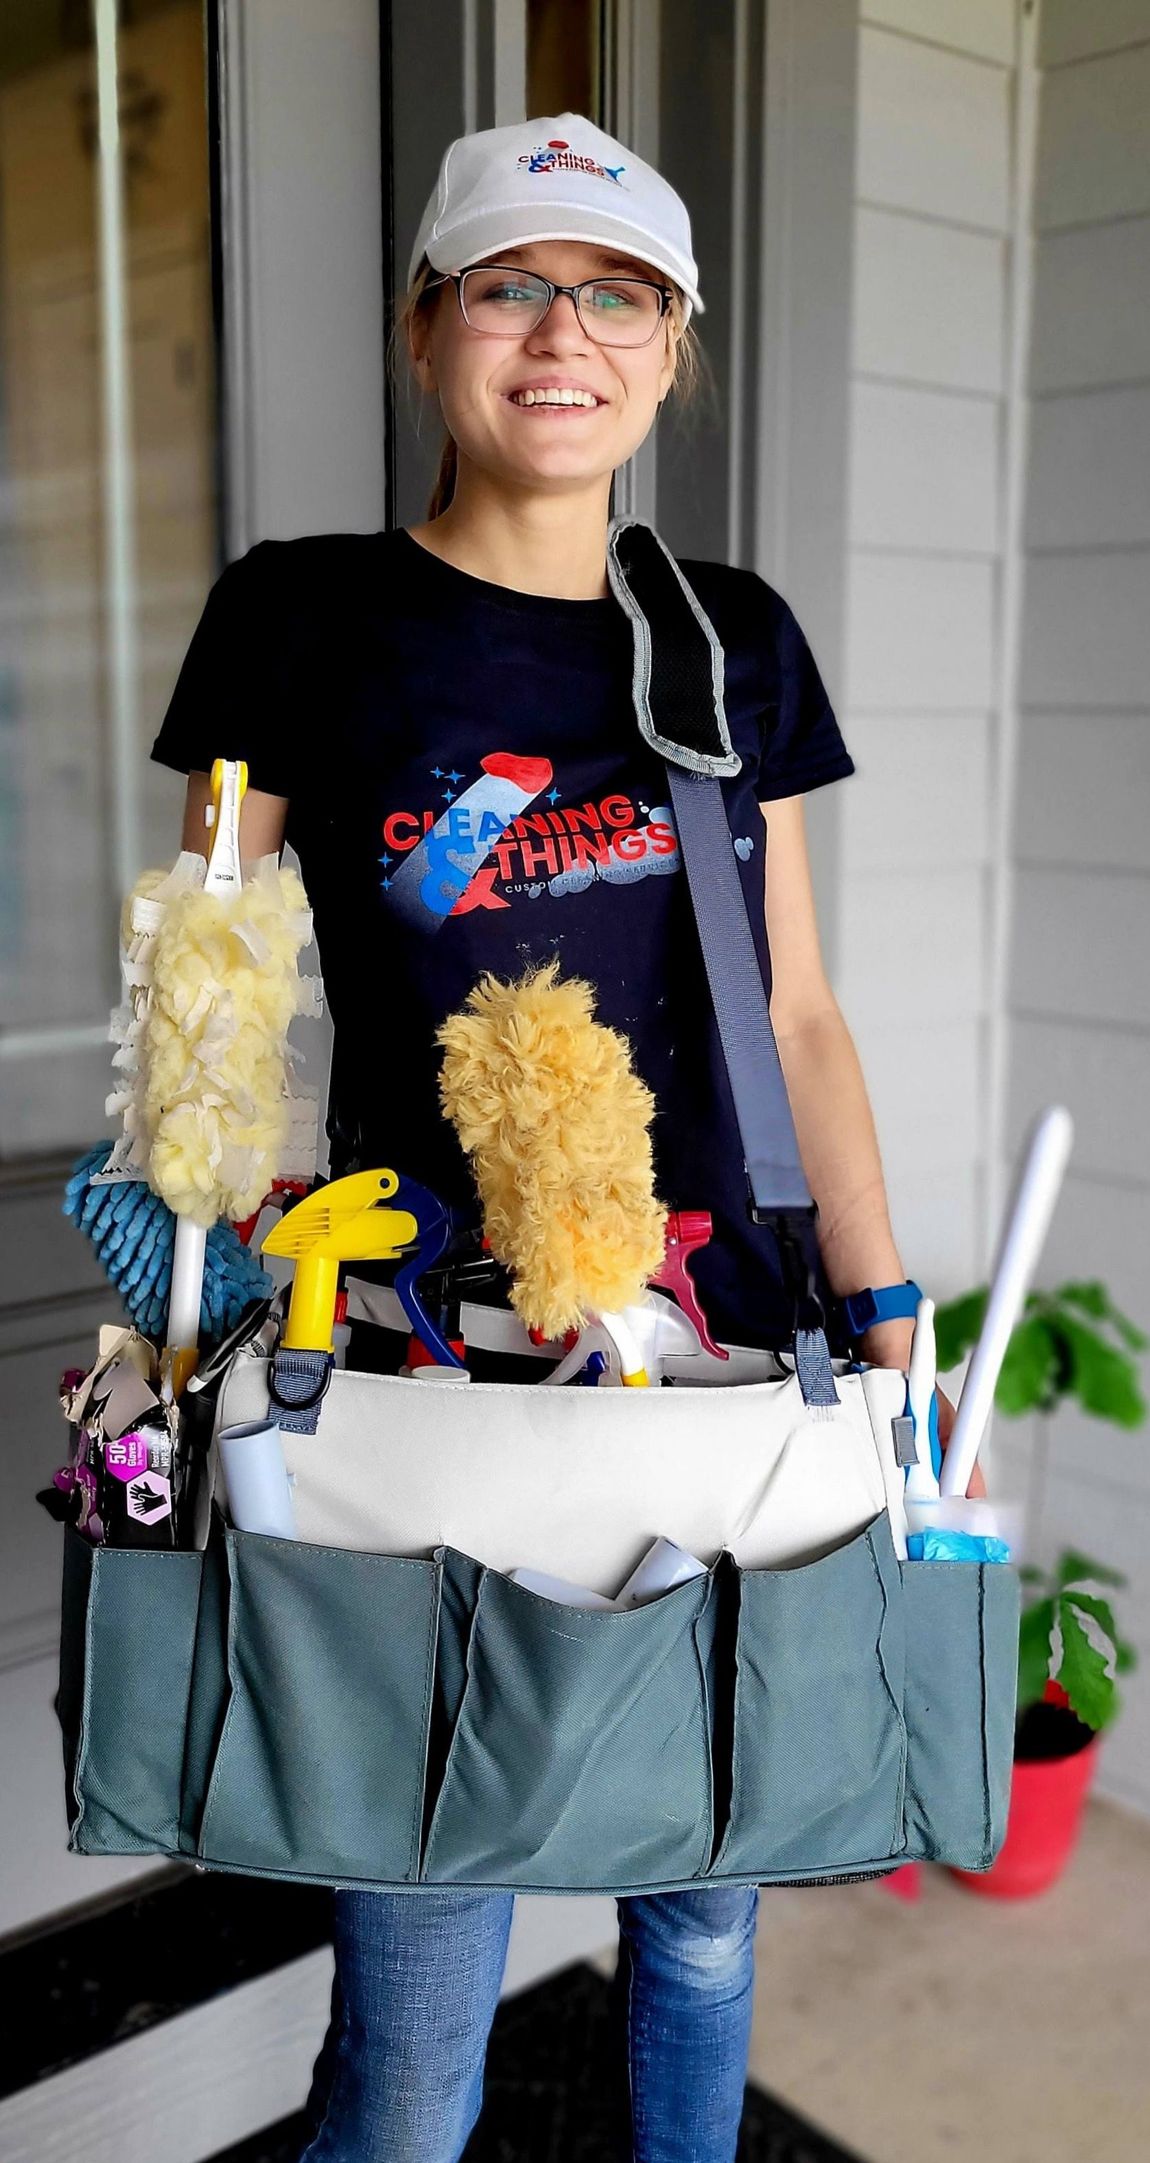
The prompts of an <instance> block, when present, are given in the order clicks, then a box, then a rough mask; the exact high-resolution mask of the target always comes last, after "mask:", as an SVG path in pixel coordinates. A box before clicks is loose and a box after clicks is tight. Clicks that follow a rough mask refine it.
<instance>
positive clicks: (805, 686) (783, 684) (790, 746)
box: [757, 580, 855, 803]
mask: <svg viewBox="0 0 1150 2163" xmlns="http://www.w3.org/2000/svg"><path fill="white" fill-rule="evenodd" d="M759 584H760V586H761V587H762V589H763V592H764V593H765V594H767V595H768V596H769V598H770V602H771V604H772V606H773V610H774V623H773V631H772V637H773V643H774V659H775V664H776V668H777V681H778V704H777V707H775V708H773V709H771V710H768V712H767V713H766V715H765V716H764V734H763V748H762V756H761V759H760V762H759V779H758V788H757V795H758V800H759V802H760V803H770V802H772V801H773V800H774V799H775V798H776V797H780V796H801V795H802V794H804V793H805V791H806V790H808V789H817V788H822V787H823V785H824V783H826V782H828V781H841V780H843V779H845V777H846V775H847V774H853V773H854V771H855V763H854V760H853V759H852V757H851V755H850V752H849V751H848V750H847V747H846V744H845V743H844V742H843V737H842V732H841V730H840V728H839V724H838V721H837V720H836V718H835V712H834V708H833V707H832V705H831V702H830V700H829V698H828V697H827V693H826V689H825V686H824V684H823V680H822V677H821V676H820V675H819V672H818V668H817V667H816V665H815V658H814V655H813V654H812V652H811V649H810V647H809V645H808V644H807V641H806V638H805V636H804V634H803V632H802V629H801V628H800V626H799V623H798V621H797V620H796V618H795V616H794V614H793V612H792V610H791V609H790V608H789V607H788V605H787V603H786V602H785V601H784V600H783V598H782V596H781V594H777V593H775V592H774V591H773V590H772V589H771V588H770V587H768V586H767V585H766V582H765V580H759Z"/></svg>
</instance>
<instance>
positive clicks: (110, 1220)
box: [64, 1141, 275, 1344]
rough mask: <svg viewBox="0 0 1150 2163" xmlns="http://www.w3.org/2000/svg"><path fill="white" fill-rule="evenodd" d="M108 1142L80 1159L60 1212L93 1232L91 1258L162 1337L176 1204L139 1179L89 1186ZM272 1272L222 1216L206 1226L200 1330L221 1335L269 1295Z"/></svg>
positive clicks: (134, 1313) (139, 1318)
mask: <svg viewBox="0 0 1150 2163" xmlns="http://www.w3.org/2000/svg"><path fill="white" fill-rule="evenodd" d="M111 1150H112V1143H111V1142H110V1141H107V1142H100V1143H98V1144H97V1146H96V1148H95V1149H89V1150H88V1151H87V1152H86V1154H85V1155H84V1156H82V1157H80V1158H79V1160H78V1161H77V1163H76V1165H75V1167H74V1169H73V1172H72V1176H71V1178H70V1179H69V1181H68V1184H67V1187H66V1188H65V1190H64V1215H65V1216H66V1217H70V1218H71V1220H72V1222H73V1224H74V1225H75V1226H76V1228H77V1230H78V1231H81V1232H83V1233H84V1236H85V1238H87V1239H90V1240H91V1242H92V1245H93V1247H94V1248H95V1251H96V1259H97V1260H98V1262H99V1264H100V1267H101V1268H102V1269H103V1271H104V1273H105V1275H106V1276H107V1277H108V1279H109V1281H110V1283H111V1284H112V1285H113V1287H114V1288H115V1290H116V1291H117V1292H118V1293H119V1295H120V1298H121V1299H122V1300H123V1302H124V1305H125V1307H126V1308H127V1311H128V1313H129V1315H130V1316H131V1319H132V1321H133V1322H134V1323H135V1325H136V1327H137V1329H139V1330H142V1331H143V1334H144V1335H145V1336H146V1337H155V1338H157V1339H158V1340H159V1341H160V1342H161V1343H162V1342H163V1339H164V1333H165V1330H166V1327H167V1320H168V1306H169V1302H170V1300H171V1293H172V1257H173V1254H174V1251H175V1244H176V1217H175V1212H174V1211H173V1210H171V1209H169V1208H168V1205H167V1203H166V1202H165V1201H163V1200H162V1199H161V1197H160V1196H159V1195H158V1194H153V1192H152V1190H151V1188H150V1187H149V1186H148V1184H147V1181H146V1180H144V1179H118V1180H115V1181H114V1182H112V1183H110V1184H109V1185H106V1186H93V1184H92V1179H93V1175H94V1174H95V1173H97V1172H102V1171H103V1169H104V1166H105V1164H106V1163H107V1161H108V1157H109V1155H110V1153H111ZM274 1290H275V1283H274V1280H273V1279H272V1278H271V1277H269V1275H268V1273H267V1271H266V1270H265V1269H261V1268H260V1265H259V1263H258V1261H257V1260H256V1258H255V1256H254V1254H251V1253H249V1251H248V1249H247V1247H245V1245H244V1243H243V1241H242V1239H240V1238H239V1236H238V1234H237V1233H236V1230H235V1228H234V1226H233V1225H231V1224H229V1223H228V1222H227V1221H226V1219H223V1220H221V1221H220V1222H219V1223H218V1224H214V1225H213V1226H212V1228H211V1230H210V1231H209V1232H208V1234H207V1240H206V1243H205V1251H204V1281H203V1288H202V1292H201V1300H200V1338H201V1341H202V1343H204V1344H215V1343H218V1342H219V1340H220V1338H221V1337H225V1336H226V1335H227V1333H228V1331H229V1330H230V1329H232V1328H234V1326H235V1324H236V1323H237V1322H238V1321H239V1318H240V1316H241V1314H242V1313H243V1311H244V1308H245V1307H247V1306H249V1305H250V1304H251V1302H252V1300H255V1299H266V1298H267V1297H268V1296H269V1295H270V1294H271V1293H272V1292H274Z"/></svg>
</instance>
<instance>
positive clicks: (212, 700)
mask: <svg viewBox="0 0 1150 2163" xmlns="http://www.w3.org/2000/svg"><path fill="white" fill-rule="evenodd" d="M283 564H284V550H283V544H282V543H276V542H274V541H257V542H256V544H255V546H254V548H249V550H248V552H247V554H246V555H245V556H239V557H237V559H236V561H235V562H234V563H229V564H228V565H227V567H226V568H225V569H224V570H223V571H221V572H220V575H219V577H218V578H217V579H216V582H215V584H214V586H213V587H212V588H211V591H210V592H209V594H208V597H207V600H206V601H205V603H204V607H203V612H202V614H201V616H200V620H199V622H198V624H197V625H196V628H195V630H194V631H193V633H192V638H191V643H190V644H189V646H188V649H187V652H186V654H185V655H184V660H183V663H182V665H181V668H180V673H179V675H178V677H177V678H176V686H175V689H174V691H173V692H172V696H171V699H170V700H169V703H168V710H167V712H166V713H165V715H164V718H163V720H162V722H161V724H160V729H159V733H158V735H157V736H156V739H155V742H154V743H153V745H152V752H151V755H152V757H153V758H154V759H155V760H157V761H158V762H159V764H160V765H161V766H173V767H175V769H176V771H177V772H178V773H183V774H187V773H210V772H211V770H212V764H213V762H214V760H216V759H244V760H246V762H247V768H248V785H249V787H251V788H253V789H261V790H266V791H267V793H268V794H269V795H271V796H286V797H291V796H293V795H294V794H295V775H296V772H297V767H298V746H299V744H300V741H301V730H300V714H301V683H300V675H301V671H300V667H299V656H298V654H297V652H296V648H295V641H294V638H293V611H292V609H291V607H290V606H288V605H287V604H286V602H285V596H284V594H283V593H282V592H281V591H277V588H278V587H279V586H280V585H281V584H282V575H283Z"/></svg>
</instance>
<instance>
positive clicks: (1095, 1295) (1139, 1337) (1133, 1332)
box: [1055, 1281, 1150, 1352]
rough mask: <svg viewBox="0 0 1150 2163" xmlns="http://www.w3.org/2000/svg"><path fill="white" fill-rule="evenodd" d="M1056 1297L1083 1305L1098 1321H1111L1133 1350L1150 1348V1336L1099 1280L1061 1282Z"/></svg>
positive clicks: (1077, 1305) (1079, 1305)
mask: <svg viewBox="0 0 1150 2163" xmlns="http://www.w3.org/2000/svg"><path fill="white" fill-rule="evenodd" d="M1055 1298H1056V1299H1061V1300H1069V1301H1070V1302H1071V1303H1072V1305H1074V1306H1076V1307H1081V1308H1082V1309H1083V1311H1084V1312H1085V1313H1086V1314H1092V1315H1093V1316H1094V1318H1095V1320H1096V1321H1099V1322H1109V1323H1110V1324H1111V1325H1112V1327H1113V1328H1114V1329H1116V1330H1117V1331H1118V1334H1119V1336H1120V1337H1121V1338H1122V1340H1123V1342H1124V1343H1126V1344H1128V1345H1129V1347H1130V1350H1131V1351H1132V1352H1145V1351H1147V1350H1148V1349H1150V1337H1147V1336H1146V1335H1145V1333H1144V1332H1143V1331H1142V1330H1140V1329H1138V1328H1136V1327H1135V1325H1134V1323H1133V1322H1132V1321H1131V1320H1130V1317H1129V1316H1128V1315H1125V1314H1123V1313H1122V1310H1121V1308H1119V1307H1116V1306H1115V1304H1114V1301H1113V1300H1112V1299H1111V1297H1110V1294H1109V1292H1108V1291H1107V1289H1106V1286H1105V1285H1104V1284H1099V1283H1098V1282H1097V1281H1094V1282H1092V1283H1090V1284H1060V1285H1059V1287H1058V1290H1057V1292H1056V1293H1055Z"/></svg>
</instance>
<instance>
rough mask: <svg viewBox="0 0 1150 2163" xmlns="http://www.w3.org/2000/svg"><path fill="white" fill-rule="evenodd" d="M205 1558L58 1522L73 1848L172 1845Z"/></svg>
mask: <svg viewBox="0 0 1150 2163" xmlns="http://www.w3.org/2000/svg"><path fill="white" fill-rule="evenodd" d="M202 1562H203V1557H202V1555H200V1554H198V1553H189V1552H185V1551H182V1550H179V1549H171V1548H151V1549H148V1548H132V1547H93V1546H91V1545H90V1544H89V1542H88V1541H86V1540H85V1539H83V1538H82V1537H81V1535H80V1534H79V1533H78V1532H77V1531H76V1530H75V1528H74V1526H71V1525H69V1526H66V1527H65V1541H64V1596H63V1602H62V1614H61V1641H60V1694H59V1699H58V1703H57V1710H58V1714H59V1717H60V1722H61V1727H62V1730H63V1734H64V1762H65V1777H66V1782H67V1806H68V1816H69V1839H68V1845H69V1847H70V1848H71V1849H72V1851H73V1852H74V1853H76V1854H80V1855H154V1854H175V1853H177V1852H178V1849H179V1819H180V1778H181V1770H182V1766H183V1759H184V1729H185V1723H186V1718H187V1707H188V1692H189V1687H190V1682H191V1672H192V1645H193V1640H194V1637H195V1627H196V1611H197V1607H198V1602H199V1587H200V1571H201V1566H202Z"/></svg>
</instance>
